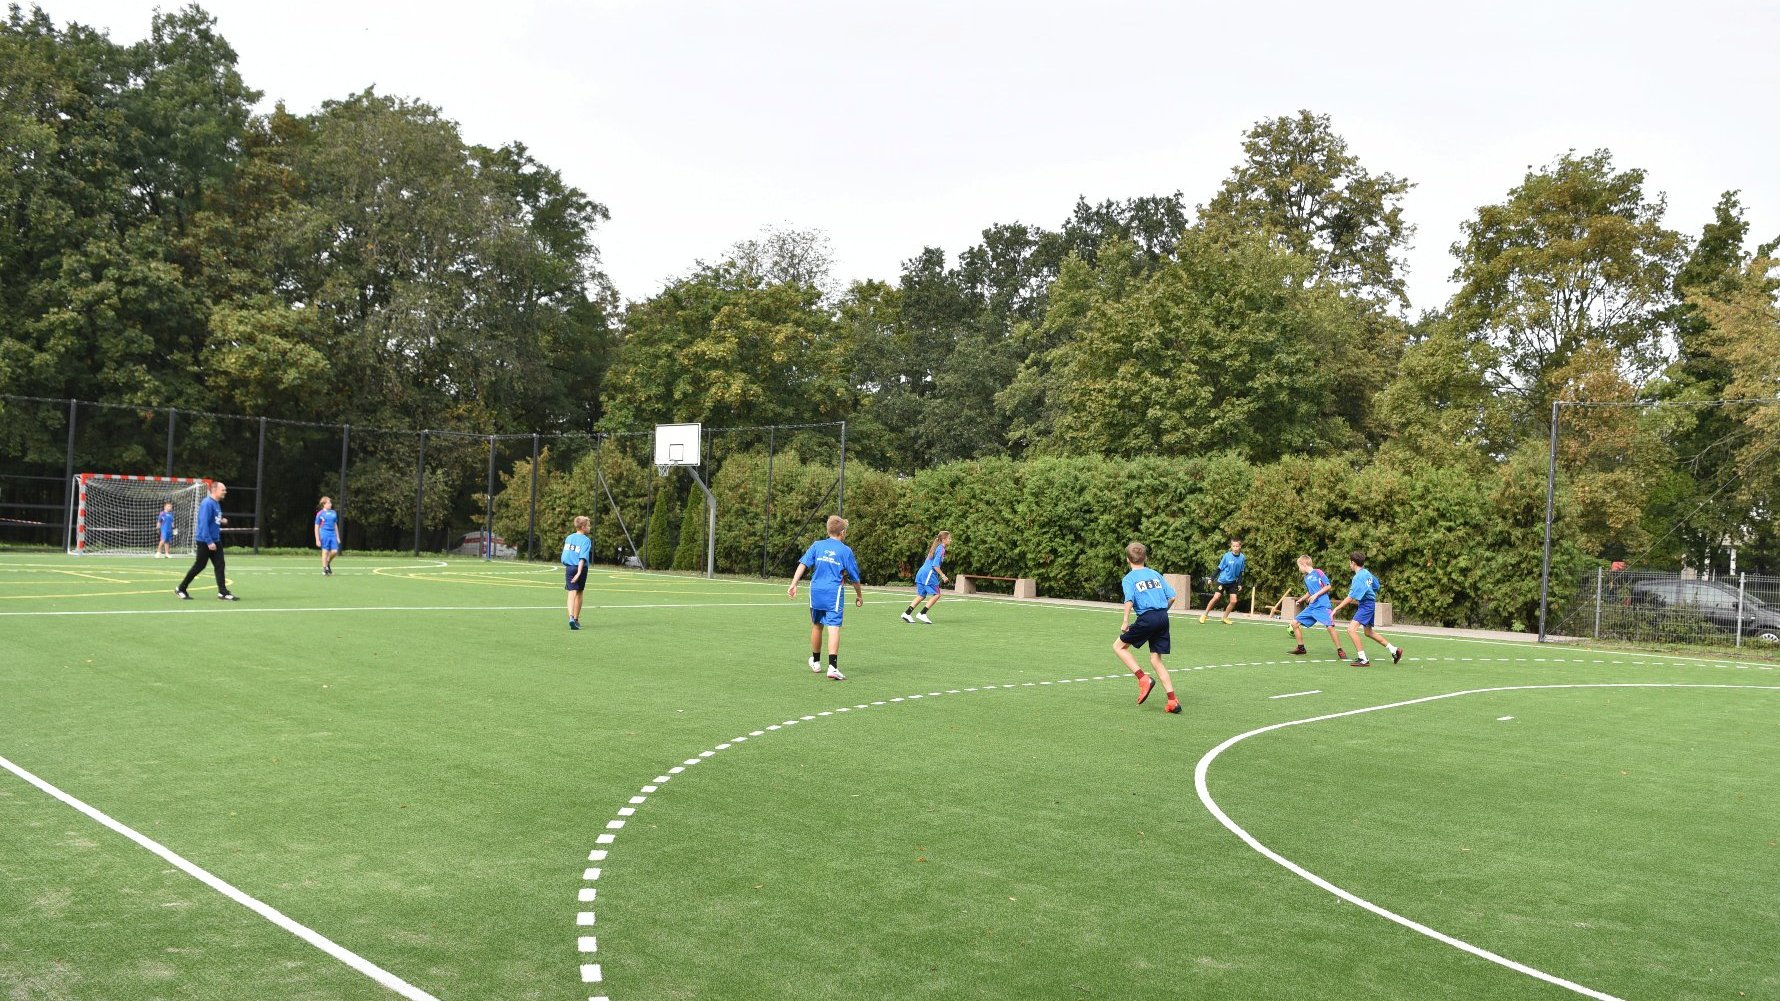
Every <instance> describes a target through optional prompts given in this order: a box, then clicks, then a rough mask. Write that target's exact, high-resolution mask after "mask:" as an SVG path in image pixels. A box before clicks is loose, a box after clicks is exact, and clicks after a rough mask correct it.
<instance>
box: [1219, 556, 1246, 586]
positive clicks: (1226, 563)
mask: <svg viewBox="0 0 1780 1001" xmlns="http://www.w3.org/2000/svg"><path fill="white" fill-rule="evenodd" d="M1247 568H1248V557H1247V556H1244V555H1242V554H1241V553H1225V554H1224V556H1223V558H1222V559H1220V560H1218V583H1219V584H1234V583H1236V582H1237V581H1239V580H1241V579H1242V571H1243V570H1245V569H1247Z"/></svg>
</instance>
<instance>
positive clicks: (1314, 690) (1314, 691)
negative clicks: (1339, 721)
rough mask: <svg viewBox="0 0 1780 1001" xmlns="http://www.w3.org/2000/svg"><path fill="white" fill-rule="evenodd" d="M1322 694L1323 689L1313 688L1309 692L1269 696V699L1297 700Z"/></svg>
mask: <svg viewBox="0 0 1780 1001" xmlns="http://www.w3.org/2000/svg"><path fill="white" fill-rule="evenodd" d="M1321 694H1323V690H1322V689H1320V688H1312V689H1311V690H1310V691H1308V692H1287V693H1285V694H1284V695H1269V696H1267V697H1268V698H1270V699H1295V698H1297V697H1298V696H1300V695H1321Z"/></svg>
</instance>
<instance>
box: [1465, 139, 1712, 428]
mask: <svg viewBox="0 0 1780 1001" xmlns="http://www.w3.org/2000/svg"><path fill="white" fill-rule="evenodd" d="M1644 180H1645V175H1644V171H1642V170H1638V169H1628V170H1623V171H1622V170H1618V169H1616V168H1615V167H1614V165H1613V156H1612V154H1611V153H1609V152H1608V151H1606V150H1599V151H1596V152H1594V153H1590V154H1586V155H1577V154H1575V153H1567V154H1565V155H1563V156H1561V157H1559V158H1558V159H1557V160H1556V161H1555V162H1553V163H1552V164H1551V165H1550V166H1548V167H1545V168H1543V169H1541V170H1536V171H1529V172H1528V173H1527V175H1526V177H1525V178H1524V179H1523V180H1522V181H1521V183H1520V184H1519V185H1517V186H1515V187H1514V188H1513V189H1512V190H1510V191H1509V192H1508V197H1507V198H1506V199H1505V200H1504V201H1502V202H1499V203H1497V204H1494V205H1485V206H1483V207H1482V208H1480V209H1478V210H1477V216H1476V218H1475V219H1472V220H1471V221H1469V222H1467V223H1465V224H1464V234H1465V238H1464V240H1463V241H1461V242H1460V243H1457V244H1454V245H1453V248H1452V252H1453V254H1454V256H1456V257H1457V258H1458V261H1459V265H1458V268H1457V269H1456V270H1454V272H1453V280H1454V281H1457V282H1459V283H1461V287H1460V288H1459V291H1458V293H1457V294H1456V295H1455V296H1454V297H1453V302H1452V316H1453V319H1454V321H1455V322H1457V323H1458V324H1459V325H1460V328H1461V329H1463V330H1464V331H1466V332H1467V333H1468V334H1471V335H1473V336H1477V337H1482V338H1485V339H1487V340H1489V341H1490V343H1491V344H1493V345H1494V346H1495V347H1496V349H1497V359H1498V366H1497V370H1496V371H1495V372H1494V373H1493V374H1494V375H1495V376H1496V377H1497V378H1499V379H1500V380H1501V382H1502V383H1503V384H1504V385H1506V386H1509V387H1512V388H1513V389H1515V390H1517V391H1519V392H1521V393H1522V394H1524V395H1525V397H1526V399H1527V401H1528V403H1529V404H1530V406H1531V409H1532V412H1533V415H1534V417H1535V419H1537V416H1538V415H1541V414H1543V413H1544V411H1545V409H1546V408H1547V406H1548V405H1549V403H1550V401H1551V400H1552V398H1553V396H1554V392H1555V387H1554V386H1553V385H1552V374H1553V373H1554V372H1556V371H1558V370H1559V369H1562V368H1563V367H1564V366H1565V365H1567V364H1569V361H1570V358H1571V356H1572V355H1574V354H1575V353H1576V352H1577V351H1579V350H1581V349H1582V348H1583V347H1584V346H1586V345H1587V344H1589V343H1590V342H1591V341H1600V342H1602V343H1604V344H1606V345H1608V346H1609V347H1611V348H1612V349H1613V350H1614V351H1615V352H1617V353H1618V355H1619V357H1620V358H1621V359H1622V364H1624V365H1625V366H1626V368H1627V374H1628V376H1630V377H1631V378H1632V379H1633V380H1634V381H1642V379H1643V378H1644V377H1647V376H1648V375H1650V374H1651V373H1653V372H1655V371H1656V370H1657V369H1658V368H1660V367H1661V364H1662V362H1663V351H1664V344H1663V340H1664V338H1663V335H1664V333H1665V323H1664V319H1665V317H1666V316H1667V315H1668V314H1667V310H1668V308H1669V306H1670V305H1672V303H1673V301H1674V298H1673V296H1674V293H1673V276H1674V273H1675V270H1676V269H1677V268H1678V267H1679V266H1680V264H1681V261H1682V258H1683V255H1684V253H1685V252H1686V243H1685V241H1684V240H1683V239H1682V237H1681V235H1680V234H1678V233H1676V232H1674V231H1673V230H1669V229H1666V228H1664V226H1663V225H1662V216H1663V211H1664V208H1665V201H1664V198H1663V196H1662V195H1660V194H1659V195H1656V196H1654V197H1650V196H1647V195H1646V194H1645V191H1644Z"/></svg>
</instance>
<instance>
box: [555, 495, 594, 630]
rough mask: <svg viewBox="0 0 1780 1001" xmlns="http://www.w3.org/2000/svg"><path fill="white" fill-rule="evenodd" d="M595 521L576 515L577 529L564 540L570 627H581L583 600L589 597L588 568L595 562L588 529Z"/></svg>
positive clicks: (563, 586) (564, 572) (564, 585)
mask: <svg viewBox="0 0 1780 1001" xmlns="http://www.w3.org/2000/svg"><path fill="white" fill-rule="evenodd" d="M592 527H593V522H592V521H591V520H590V519H588V517H587V516H586V515H584V514H578V515H576V516H575V530H574V531H573V532H571V533H570V534H569V536H568V538H565V539H563V540H562V589H563V590H564V591H567V592H568V593H569V598H568V601H569V628H570V629H580V628H581V601H582V599H583V598H585V597H587V568H588V566H589V564H591V563H592V562H593V540H592V539H591V538H589V537H588V535H587V530H588V529H589V528H592Z"/></svg>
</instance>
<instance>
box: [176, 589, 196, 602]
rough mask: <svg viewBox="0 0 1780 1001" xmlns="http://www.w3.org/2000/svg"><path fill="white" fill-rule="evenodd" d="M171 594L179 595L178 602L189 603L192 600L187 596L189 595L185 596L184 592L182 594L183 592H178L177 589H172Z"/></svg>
mask: <svg viewBox="0 0 1780 1001" xmlns="http://www.w3.org/2000/svg"><path fill="white" fill-rule="evenodd" d="M173 593H174V594H177V595H179V600H180V601H190V600H192V596H191V595H189V594H186V593H185V592H184V591H181V590H179V589H178V588H174V589H173Z"/></svg>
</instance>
